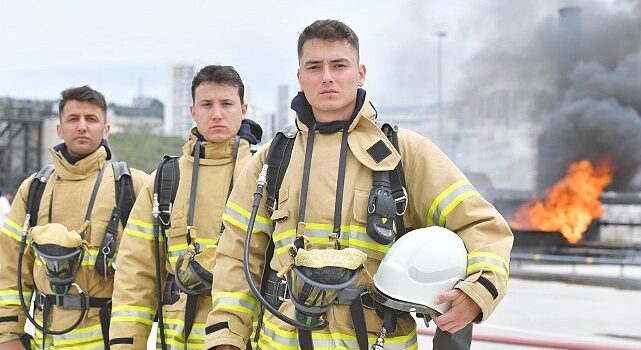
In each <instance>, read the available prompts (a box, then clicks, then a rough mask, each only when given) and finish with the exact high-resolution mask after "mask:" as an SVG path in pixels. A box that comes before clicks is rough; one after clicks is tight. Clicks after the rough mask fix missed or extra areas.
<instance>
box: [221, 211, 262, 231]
mask: <svg viewBox="0 0 641 350" xmlns="http://www.w3.org/2000/svg"><path fill="white" fill-rule="evenodd" d="M223 213H224V214H227V215H228V216H230V217H231V218H233V219H234V220H236V221H238V222H239V223H240V224H241V225H243V226H244V228H245V229H247V225H248V224H249V218H247V217H245V216H244V215H243V214H241V213H239V212H237V211H236V210H234V209H232V208H229V207H225V209H224V210H223ZM254 230H258V231H260V232H265V233H270V234H271V233H272V232H273V230H274V229H273V227H272V226H271V225H266V224H265V223H262V222H260V221H258V220H256V221H254Z"/></svg>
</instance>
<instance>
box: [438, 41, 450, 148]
mask: <svg viewBox="0 0 641 350" xmlns="http://www.w3.org/2000/svg"><path fill="white" fill-rule="evenodd" d="M435 35H436V55H437V56H436V77H437V78H436V79H437V94H438V101H437V112H438V140H439V143H440V146H441V147H443V146H444V143H445V140H444V139H445V135H444V134H445V133H444V130H443V91H442V89H443V86H442V85H443V82H442V78H443V77H442V68H441V39H442V38H444V37H445V36H446V35H447V34H446V33H445V32H436V34H435Z"/></svg>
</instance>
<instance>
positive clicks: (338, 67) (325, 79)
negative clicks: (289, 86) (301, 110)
mask: <svg viewBox="0 0 641 350" xmlns="http://www.w3.org/2000/svg"><path fill="white" fill-rule="evenodd" d="M298 63H299V67H298V83H299V84H300V88H301V90H303V92H304V93H305V97H306V98H307V101H309V104H310V105H311V106H312V110H313V111H314V116H315V117H316V120H318V121H319V122H329V121H334V120H348V119H349V118H350V117H351V115H352V112H353V111H354V106H355V105H356V90H357V89H358V87H359V86H362V85H363V83H364V82H365V66H364V65H362V64H359V63H358V57H357V55H356V51H355V50H354V49H353V48H352V47H351V46H350V45H349V44H348V42H347V40H334V41H329V40H323V39H311V40H308V41H306V42H305V43H304V44H303V49H302V52H301V57H300V60H299V62H298Z"/></svg>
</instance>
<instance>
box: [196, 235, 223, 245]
mask: <svg viewBox="0 0 641 350" xmlns="http://www.w3.org/2000/svg"><path fill="white" fill-rule="evenodd" d="M194 241H195V242H198V243H201V244H204V245H213V246H215V245H217V244H218V238H201V237H196V238H195V240H194Z"/></svg>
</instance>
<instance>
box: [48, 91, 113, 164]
mask: <svg viewBox="0 0 641 350" xmlns="http://www.w3.org/2000/svg"><path fill="white" fill-rule="evenodd" d="M110 127H111V126H110V125H109V124H108V123H107V122H106V116H105V114H104V113H103V112H102V109H100V107H98V106H96V105H95V104H93V103H90V102H85V101H76V100H70V101H67V103H66V104H65V107H64V108H63V110H62V115H61V116H60V122H59V123H58V125H56V131H57V132H58V137H59V138H61V139H63V140H64V142H65V145H67V150H68V151H69V154H71V155H72V156H75V157H82V156H86V155H88V154H90V153H92V152H93V151H95V150H96V149H97V148H98V147H99V146H100V142H101V141H102V139H106V138H107V136H109V130H110Z"/></svg>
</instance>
